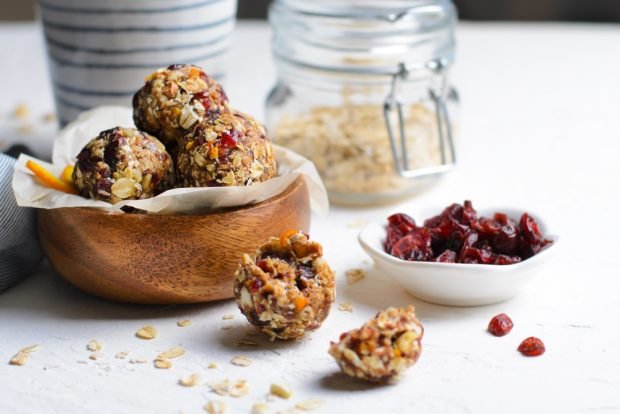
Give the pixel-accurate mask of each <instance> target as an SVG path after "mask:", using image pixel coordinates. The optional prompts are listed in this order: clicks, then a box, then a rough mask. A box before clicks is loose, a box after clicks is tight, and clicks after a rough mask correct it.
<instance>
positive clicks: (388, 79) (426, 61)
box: [267, 0, 456, 205]
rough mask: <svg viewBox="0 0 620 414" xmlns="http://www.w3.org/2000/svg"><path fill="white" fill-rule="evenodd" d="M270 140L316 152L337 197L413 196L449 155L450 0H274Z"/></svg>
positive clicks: (445, 165) (367, 200)
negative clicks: (275, 77) (274, 76)
mask: <svg viewBox="0 0 620 414" xmlns="http://www.w3.org/2000/svg"><path fill="white" fill-rule="evenodd" d="M270 21H271V24H272V26H273V29H274V39H273V54H274V58H275V62H276V66H277V69H278V81H277V84H276V85H275V87H274V88H273V90H272V91H271V94H270V95H269V97H268V99H267V124H268V127H269V129H270V132H271V134H272V138H273V140H274V142H276V143H277V144H280V145H283V146H285V147H288V148H290V149H292V150H294V151H296V152H298V153H300V154H302V155H304V156H306V157H307V158H309V159H310V160H312V161H313V162H314V163H315V165H316V167H317V169H318V171H319V173H320V174H321V177H322V179H323V181H324V183H325V186H326V187H327V190H328V192H329V195H330V200H331V201H332V202H335V203H338V204H357V205H364V204H375V203H383V202H389V201H394V200H398V199H401V198H404V197H407V196H410V195H412V194H414V193H415V192H417V191H418V190H421V189H423V188H425V187H426V186H427V185H428V184H430V183H433V182H434V178H436V177H437V176H438V175H440V174H441V173H443V172H446V171H448V170H450V169H451V168H452V167H453V165H454V163H455V160H456V158H455V153H454V143H453V136H452V122H453V116H452V117H449V116H448V113H450V115H453V109H454V107H455V104H456V92H455V91H454V90H453V89H452V88H450V86H449V84H448V80H447V74H448V69H449V68H450V67H451V65H452V61H453V56H454V26H455V22H456V12H455V9H454V6H453V4H452V2H451V1H449V0H427V1H420V0H384V1H378V0H375V1H369V0H337V1H334V0H312V1H310V0H276V1H274V2H273V3H272V5H271V8H270Z"/></svg>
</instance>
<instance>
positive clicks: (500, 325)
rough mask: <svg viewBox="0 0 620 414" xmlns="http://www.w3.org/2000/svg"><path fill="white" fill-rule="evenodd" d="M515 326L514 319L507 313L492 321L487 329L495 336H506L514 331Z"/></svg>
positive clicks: (497, 316)
mask: <svg viewBox="0 0 620 414" xmlns="http://www.w3.org/2000/svg"><path fill="white" fill-rule="evenodd" d="M513 326H514V324H513V323H512V319H510V317H509V316H508V315H506V314H505V313H500V314H499V315H495V316H494V317H493V318H492V319H491V321H490V322H489V327H488V328H487V329H488V331H489V332H490V333H492V334H493V335H495V336H504V335H506V334H507V333H508V332H510V331H511V330H512V327H513Z"/></svg>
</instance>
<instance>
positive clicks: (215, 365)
mask: <svg viewBox="0 0 620 414" xmlns="http://www.w3.org/2000/svg"><path fill="white" fill-rule="evenodd" d="M207 368H209V369H216V368H217V362H211V363H210V364H209V365H208V366H207Z"/></svg>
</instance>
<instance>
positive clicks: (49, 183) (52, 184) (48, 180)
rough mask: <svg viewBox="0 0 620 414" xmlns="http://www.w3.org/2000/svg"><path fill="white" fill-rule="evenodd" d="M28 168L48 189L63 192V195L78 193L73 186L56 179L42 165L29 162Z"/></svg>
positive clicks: (27, 163)
mask: <svg viewBox="0 0 620 414" xmlns="http://www.w3.org/2000/svg"><path fill="white" fill-rule="evenodd" d="M26 167H28V169H29V170H30V171H32V172H33V173H34V175H35V176H36V177H37V178H38V179H39V180H40V181H41V183H42V184H43V185H45V186H46V187H49V188H52V189H54V190H58V191H62V192H63V193H68V194H77V191H76V190H75V188H74V187H73V186H71V185H69V184H67V183H66V182H64V181H63V180H61V179H60V178H58V177H56V176H55V175H54V174H52V173H51V172H49V171H48V170H46V169H45V168H44V167H43V166H42V165H39V164H37V163H36V162H34V161H32V160H28V162H26Z"/></svg>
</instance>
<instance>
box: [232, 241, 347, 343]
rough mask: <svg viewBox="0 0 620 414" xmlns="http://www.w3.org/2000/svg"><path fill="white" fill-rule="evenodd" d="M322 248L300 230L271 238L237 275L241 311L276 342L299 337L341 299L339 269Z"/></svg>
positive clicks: (236, 296) (317, 323)
mask: <svg viewBox="0 0 620 414" xmlns="http://www.w3.org/2000/svg"><path fill="white" fill-rule="evenodd" d="M322 255H323V248H322V247H321V245H320V244H319V243H317V242H314V241H310V240H309V239H308V236H306V235H305V234H303V233H301V232H297V231H289V232H285V233H283V234H282V235H281V236H280V237H279V238H277V237H272V238H271V239H269V241H268V242H267V243H266V244H264V245H263V246H261V247H260V248H259V249H258V250H257V251H256V254H255V255H254V256H250V255H247V254H246V255H244V256H243V262H242V264H241V265H240V267H239V269H238V270H237V272H236V273H235V288H234V292H235V298H236V299H237V305H238V306H239V309H240V310H241V312H242V313H243V314H244V315H245V316H246V318H248V321H250V323H251V324H252V325H254V326H255V327H256V328H258V329H259V330H261V331H262V332H264V333H266V334H267V335H269V336H270V337H271V339H272V340H274V339H275V338H279V339H299V338H301V337H303V336H304V334H305V333H306V332H309V331H313V330H315V329H317V328H319V326H321V323H322V322H323V321H324V320H325V318H327V315H328V314H329V309H330V307H331V304H332V303H333V302H334V300H335V299H336V291H335V286H334V273H333V272H332V270H331V269H330V267H329V265H328V264H327V262H326V261H325V260H324V259H323V257H322Z"/></svg>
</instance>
